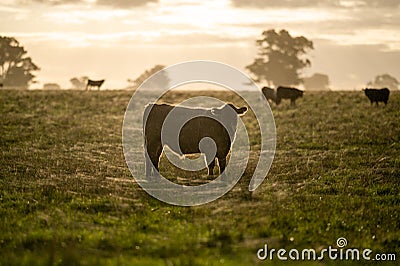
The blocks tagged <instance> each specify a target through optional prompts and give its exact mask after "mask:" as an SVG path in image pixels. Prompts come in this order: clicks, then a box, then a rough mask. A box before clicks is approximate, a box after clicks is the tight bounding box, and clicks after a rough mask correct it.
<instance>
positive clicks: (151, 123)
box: [143, 104, 231, 154]
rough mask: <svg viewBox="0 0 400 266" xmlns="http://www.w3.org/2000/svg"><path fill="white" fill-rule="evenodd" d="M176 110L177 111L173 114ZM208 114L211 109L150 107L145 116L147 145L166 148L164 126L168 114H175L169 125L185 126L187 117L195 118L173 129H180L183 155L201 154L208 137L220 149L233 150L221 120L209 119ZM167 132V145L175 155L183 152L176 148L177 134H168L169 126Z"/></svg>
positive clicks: (144, 126) (166, 105)
mask: <svg viewBox="0 0 400 266" xmlns="http://www.w3.org/2000/svg"><path fill="white" fill-rule="evenodd" d="M173 109H174V111H173V113H171V111H172V110H173ZM207 112H210V110H208V109H202V108H186V107H179V106H171V105H168V104H150V105H148V106H147V107H146V109H145V112H144V115H143V128H144V136H145V141H146V143H147V145H148V146H150V147H151V148H160V146H162V143H161V132H162V127H163V124H164V121H165V120H166V119H167V116H168V114H170V113H171V115H173V117H171V118H172V119H173V120H171V121H169V122H172V121H174V122H176V123H177V125H182V123H180V122H182V121H184V120H186V118H191V119H190V120H188V121H187V122H186V123H184V124H183V127H182V128H181V129H180V130H178V129H177V128H175V127H174V128H171V130H178V132H177V133H178V134H179V148H180V149H181V151H182V153H183V154H191V153H200V150H199V142H200V140H201V139H203V138H205V137H209V138H211V139H213V140H214V141H215V142H216V143H218V144H220V145H217V146H220V147H226V149H229V148H230V144H231V143H230V139H229V134H228V132H227V131H226V129H225V128H224V127H223V126H222V125H221V124H220V123H219V122H218V121H217V120H215V119H212V118H210V117H207V115H208V116H209V114H208V113H207ZM169 119H170V118H168V120H169ZM166 129H167V131H166V134H165V135H164V136H163V141H164V144H166V145H168V146H169V147H170V148H171V149H172V150H174V151H175V152H179V149H178V147H175V146H174V145H173V144H174V138H176V135H174V134H172V135H170V134H168V132H171V131H169V130H168V126H167V127H166ZM224 150H225V149H224ZM224 152H226V151H224Z"/></svg>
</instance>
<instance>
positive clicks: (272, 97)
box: [261, 87, 276, 102]
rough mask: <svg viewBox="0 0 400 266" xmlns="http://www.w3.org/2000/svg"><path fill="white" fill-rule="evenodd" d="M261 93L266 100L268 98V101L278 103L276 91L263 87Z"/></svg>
mask: <svg viewBox="0 0 400 266" xmlns="http://www.w3.org/2000/svg"><path fill="white" fill-rule="evenodd" d="M261 91H262V93H263V94H264V96H265V98H267V101H268V100H271V101H273V102H276V92H275V90H274V89H271V88H268V87H263V88H262V89H261Z"/></svg>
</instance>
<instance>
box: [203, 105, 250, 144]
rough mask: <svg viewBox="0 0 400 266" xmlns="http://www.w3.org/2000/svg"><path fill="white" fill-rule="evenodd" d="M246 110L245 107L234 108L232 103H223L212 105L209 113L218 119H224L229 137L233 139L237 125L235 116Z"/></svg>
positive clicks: (242, 113)
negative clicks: (216, 105) (218, 105)
mask: <svg viewBox="0 0 400 266" xmlns="http://www.w3.org/2000/svg"><path fill="white" fill-rule="evenodd" d="M246 112H247V107H246V106H244V107H241V108H236V106H234V105H233V104H231V103H229V104H224V105H223V106H221V107H214V108H212V109H211V114H212V115H213V116H215V117H216V118H217V120H219V121H224V125H225V127H226V129H227V130H228V133H229V135H230V136H231V139H232V140H233V138H234V136H235V133H236V127H237V116H238V115H240V116H241V115H244V114H245V113H246Z"/></svg>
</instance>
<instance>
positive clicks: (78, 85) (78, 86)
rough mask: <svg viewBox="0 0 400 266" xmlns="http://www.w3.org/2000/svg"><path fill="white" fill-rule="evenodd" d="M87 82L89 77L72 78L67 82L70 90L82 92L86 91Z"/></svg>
mask: <svg viewBox="0 0 400 266" xmlns="http://www.w3.org/2000/svg"><path fill="white" fill-rule="evenodd" d="M88 80H89V77H87V76H83V77H80V78H76V77H75V78H72V79H70V80H69V82H71V84H72V89H75V90H84V89H86V84H87V82H88Z"/></svg>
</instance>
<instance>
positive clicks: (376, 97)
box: [363, 88, 390, 106]
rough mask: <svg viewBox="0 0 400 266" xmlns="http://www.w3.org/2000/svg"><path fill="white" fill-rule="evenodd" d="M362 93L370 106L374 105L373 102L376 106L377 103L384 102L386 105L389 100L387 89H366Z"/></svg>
mask: <svg viewBox="0 0 400 266" xmlns="http://www.w3.org/2000/svg"><path fill="white" fill-rule="evenodd" d="M363 91H364V93H365V95H366V96H367V97H368V99H369V100H370V102H371V105H372V104H374V102H375V103H376V106H378V105H379V104H378V102H384V103H385V105H386V104H387V102H388V100H389V94H390V90H389V89H388V88H383V89H368V88H366V89H364V90H363Z"/></svg>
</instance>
